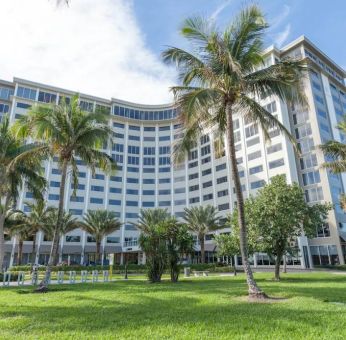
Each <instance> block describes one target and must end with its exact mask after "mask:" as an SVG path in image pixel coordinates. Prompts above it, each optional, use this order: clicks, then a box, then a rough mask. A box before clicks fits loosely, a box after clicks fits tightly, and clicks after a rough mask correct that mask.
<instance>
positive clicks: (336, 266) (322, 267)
mask: <svg viewBox="0 0 346 340" xmlns="http://www.w3.org/2000/svg"><path fill="white" fill-rule="evenodd" d="M314 267H315V268H316V269H332V270H341V271H346V265H345V264H339V265H335V266H332V265H324V266H314Z"/></svg>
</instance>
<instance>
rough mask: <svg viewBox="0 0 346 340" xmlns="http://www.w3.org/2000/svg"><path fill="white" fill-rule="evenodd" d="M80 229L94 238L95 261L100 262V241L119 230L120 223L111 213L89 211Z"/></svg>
mask: <svg viewBox="0 0 346 340" xmlns="http://www.w3.org/2000/svg"><path fill="white" fill-rule="evenodd" d="M81 227H82V229H84V230H85V231H86V232H87V233H89V234H90V235H92V236H94V237H95V242H96V261H97V262H99V261H100V260H101V242H102V239H103V238H104V237H105V236H107V235H109V234H111V233H113V232H114V231H116V230H118V229H120V227H121V223H120V221H119V220H118V219H117V217H116V215H115V213H114V212H112V211H107V210H89V211H88V212H87V214H86V215H85V216H84V219H83V222H82V223H81Z"/></svg>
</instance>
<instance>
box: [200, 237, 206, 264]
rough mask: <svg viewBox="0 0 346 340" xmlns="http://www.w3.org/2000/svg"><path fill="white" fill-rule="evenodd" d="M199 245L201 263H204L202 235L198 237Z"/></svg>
mask: <svg viewBox="0 0 346 340" xmlns="http://www.w3.org/2000/svg"><path fill="white" fill-rule="evenodd" d="M199 244H200V246H201V263H205V250H204V248H205V247H204V235H203V236H200V237H199Z"/></svg>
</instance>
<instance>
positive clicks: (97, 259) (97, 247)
mask: <svg viewBox="0 0 346 340" xmlns="http://www.w3.org/2000/svg"><path fill="white" fill-rule="evenodd" d="M100 250H101V242H99V241H97V242H96V258H95V260H96V261H95V262H96V264H98V263H99V261H100V258H101V254H100Z"/></svg>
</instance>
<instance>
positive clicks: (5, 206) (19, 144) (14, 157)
mask: <svg viewBox="0 0 346 340" xmlns="http://www.w3.org/2000/svg"><path fill="white" fill-rule="evenodd" d="M41 156H42V148H41V146H39V145H35V144H24V143H23V141H21V140H20V139H18V138H16V137H15V136H14V134H13V133H12V131H11V129H10V124H9V118H8V117H7V116H5V117H3V118H2V121H1V123H0V270H1V269H2V266H3V260H4V254H5V249H4V223H5V218H6V213H7V211H8V210H9V208H10V207H13V206H15V205H16V201H17V198H18V196H19V192H20V190H21V189H23V188H24V186H25V187H26V188H27V190H29V191H31V192H32V193H33V195H34V197H37V198H41V197H42V192H43V191H44V190H45V186H46V181H45V179H44V178H43V177H42V176H41V175H40V173H41V172H42V170H41ZM24 184H25V185H24Z"/></svg>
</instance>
